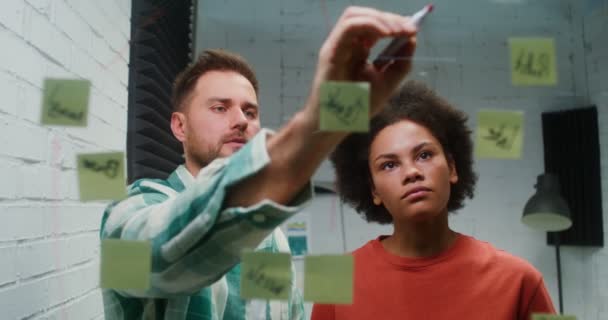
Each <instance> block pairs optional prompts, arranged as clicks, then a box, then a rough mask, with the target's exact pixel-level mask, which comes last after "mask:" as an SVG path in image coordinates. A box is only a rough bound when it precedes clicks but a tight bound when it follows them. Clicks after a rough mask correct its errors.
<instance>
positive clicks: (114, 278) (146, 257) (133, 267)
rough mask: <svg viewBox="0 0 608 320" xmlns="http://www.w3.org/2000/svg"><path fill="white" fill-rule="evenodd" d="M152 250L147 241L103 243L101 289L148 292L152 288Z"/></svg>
mask: <svg viewBox="0 0 608 320" xmlns="http://www.w3.org/2000/svg"><path fill="white" fill-rule="evenodd" d="M151 253H152V249H151V246H150V243H149V242H147V241H130V240H118V239H106V240H103V241H102V242H101V270H100V272H101V274H100V285H99V286H100V287H101V288H112V289H132V290H146V289H148V288H149V287H150V271H151V263H152V255H151Z"/></svg>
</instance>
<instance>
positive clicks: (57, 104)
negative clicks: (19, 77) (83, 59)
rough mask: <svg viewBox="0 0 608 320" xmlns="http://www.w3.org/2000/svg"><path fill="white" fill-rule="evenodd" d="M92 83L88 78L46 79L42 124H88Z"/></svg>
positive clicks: (82, 125)
mask: <svg viewBox="0 0 608 320" xmlns="http://www.w3.org/2000/svg"><path fill="white" fill-rule="evenodd" d="M90 85H91V84H90V82H89V81H88V80H75V79H45V81H44V94H43V97H44V98H43V101H42V120H41V122H42V124H46V125H63V126H80V127H84V126H86V123H87V119H86V118H87V112H88V104H89V91H90Z"/></svg>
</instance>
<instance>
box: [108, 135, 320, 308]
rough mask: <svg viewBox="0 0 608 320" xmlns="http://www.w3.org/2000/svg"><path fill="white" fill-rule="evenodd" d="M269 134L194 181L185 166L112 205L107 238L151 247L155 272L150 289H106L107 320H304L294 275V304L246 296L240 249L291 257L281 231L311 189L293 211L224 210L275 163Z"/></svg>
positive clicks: (269, 206) (137, 186)
mask: <svg viewBox="0 0 608 320" xmlns="http://www.w3.org/2000/svg"><path fill="white" fill-rule="evenodd" d="M269 133H270V132H269V131H268V130H266V129H263V130H261V132H260V133H258V134H257V135H256V136H255V137H254V138H253V139H252V140H251V141H250V142H249V143H248V144H246V145H245V146H243V148H241V150H239V151H238V152H237V153H235V154H234V155H232V156H231V157H228V158H221V159H217V160H215V161H213V162H212V163H211V164H209V165H208V166H206V167H205V168H203V169H202V170H201V171H200V173H199V174H198V176H197V177H196V178H194V177H193V176H192V175H191V174H190V173H189V172H188V170H187V169H186V168H185V167H184V166H179V167H178V168H177V169H176V170H175V171H174V172H173V173H172V174H171V175H170V176H169V178H168V179H167V180H157V179H154V180H153V179H142V180H138V181H136V182H135V183H133V184H132V185H131V186H129V196H128V198H127V199H125V200H123V201H120V202H115V203H113V204H111V205H109V206H108V208H107V209H106V211H105V213H104V216H103V219H102V225H101V231H100V234H101V238H102V239H104V238H120V239H125V240H147V241H150V242H151V245H152V270H151V275H150V278H151V280H150V288H149V289H148V290H146V291H137V290H127V291H122V290H107V289H104V290H103V300H104V312H105V316H106V319H108V320H115V319H117V320H132V319H142V320H143V319H152V320H177V319H180V320H181V319H184V320H185V319H209V320H212V319H213V320H216V319H217V320H221V319H231V320H232V319H267V320H270V319H272V320H276V319H304V307H303V304H302V299H301V296H300V294H299V293H298V291H297V290H296V289H295V277H293V276H292V294H291V298H290V300H289V302H281V301H266V300H249V301H245V300H243V299H241V298H240V290H239V289H240V285H239V283H240V265H239V264H238V263H239V256H240V253H241V251H242V250H243V249H256V250H264V251H270V252H278V251H289V245H288V244H287V240H286V239H285V236H284V235H283V233H282V232H281V231H280V229H279V228H277V227H278V226H279V225H280V224H281V223H282V222H284V221H285V220H286V219H287V218H289V217H290V216H292V215H293V214H295V213H296V212H297V211H299V210H300V209H301V208H302V207H303V206H304V205H305V204H306V203H307V202H308V201H309V200H310V199H311V197H312V188H311V185H310V184H309V185H307V187H306V188H305V189H304V190H302V191H301V192H300V194H299V195H297V196H296V197H295V198H294V199H293V200H292V202H291V203H290V205H289V206H284V205H280V204H277V203H275V202H273V201H270V200H264V201H261V202H260V203H258V204H256V205H253V206H251V207H248V208H243V207H237V208H225V207H223V202H224V199H225V196H226V192H227V188H228V187H229V186H230V185H233V184H235V183H236V182H238V181H240V180H242V179H244V178H246V177H248V176H251V175H253V174H254V173H256V172H258V171H260V170H261V169H262V168H263V167H264V166H266V165H267V164H268V163H269V162H270V158H269V156H268V153H267V150H266V137H267V135H268V134H269ZM294 272H295V268H294V267H293V264H292V275H293V274H294Z"/></svg>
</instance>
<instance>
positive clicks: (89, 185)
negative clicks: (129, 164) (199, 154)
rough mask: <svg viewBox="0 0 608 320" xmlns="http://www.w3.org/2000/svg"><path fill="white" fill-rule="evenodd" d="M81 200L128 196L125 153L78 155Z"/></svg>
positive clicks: (112, 198)
mask: <svg viewBox="0 0 608 320" xmlns="http://www.w3.org/2000/svg"><path fill="white" fill-rule="evenodd" d="M77 161H78V181H79V187H80V200H82V201H89V200H119V199H122V198H124V197H125V196H126V194H127V186H126V181H125V169H124V153H123V152H109V153H93V154H80V155H78V159H77Z"/></svg>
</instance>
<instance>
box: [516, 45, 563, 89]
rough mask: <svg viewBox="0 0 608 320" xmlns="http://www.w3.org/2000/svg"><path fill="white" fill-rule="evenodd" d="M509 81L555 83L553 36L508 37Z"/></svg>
mask: <svg viewBox="0 0 608 320" xmlns="http://www.w3.org/2000/svg"><path fill="white" fill-rule="evenodd" d="M509 47H510V49H511V83H512V84H513V85H516V86H552V85H555V84H556V83H557V68H556V61H555V41H554V40H553V38H510V39H509Z"/></svg>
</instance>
